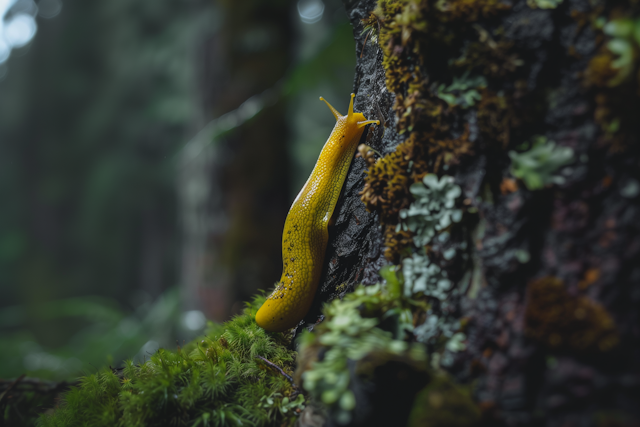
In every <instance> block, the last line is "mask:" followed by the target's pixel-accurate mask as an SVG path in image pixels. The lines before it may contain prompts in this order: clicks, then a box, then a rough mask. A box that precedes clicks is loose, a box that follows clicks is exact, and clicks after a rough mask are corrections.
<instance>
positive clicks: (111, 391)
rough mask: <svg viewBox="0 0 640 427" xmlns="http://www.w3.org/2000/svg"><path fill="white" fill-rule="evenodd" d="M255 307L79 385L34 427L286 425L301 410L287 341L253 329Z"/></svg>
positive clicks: (258, 302) (258, 301) (301, 399)
mask: <svg viewBox="0 0 640 427" xmlns="http://www.w3.org/2000/svg"><path fill="white" fill-rule="evenodd" d="M263 301H264V298H263V297H259V298H256V299H255V300H254V301H253V303H251V304H250V305H249V306H248V307H247V308H246V309H245V310H244V313H243V314H242V315H240V316H237V317H235V318H234V319H232V320H231V321H229V322H227V323H225V324H224V325H214V324H210V327H209V330H208V331H207V333H206V336H205V337H203V338H201V339H198V340H196V341H193V342H191V343H189V344H188V345H186V346H184V347H183V348H180V347H178V349H177V350H176V351H169V350H165V349H160V350H158V352H156V353H155V354H153V355H151V356H150V357H149V360H147V361H145V362H144V363H143V364H140V365H136V364H134V363H133V362H131V361H127V362H125V366H124V367H123V368H120V369H110V368H104V369H102V370H100V371H99V372H98V373H96V374H93V375H88V376H86V377H84V378H82V379H81V381H80V386H78V387H74V388H72V389H71V390H70V391H69V392H67V393H66V394H65V395H64V396H63V398H62V401H61V403H60V404H59V406H58V407H57V408H56V409H55V411H53V413H52V414H49V415H43V416H42V418H41V419H40V425H41V426H43V427H54V426H55V427H58V426H65V427H71V426H85V425H91V426H161V425H162V426H164V425H172V426H202V427H209V426H236V425H238V426H240V425H243V426H244V425H251V426H262V425H275V424H278V425H291V424H293V423H294V422H295V419H296V415H297V414H298V413H299V412H300V411H301V409H302V407H304V397H303V396H302V395H301V394H299V393H298V391H297V389H296V388H295V387H294V386H293V385H292V382H290V378H288V374H289V373H292V369H293V362H294V358H295V352H293V351H291V350H288V349H287V346H288V344H289V338H288V337H287V336H285V335H283V334H280V333H268V332H266V331H265V330H264V329H262V328H260V327H259V326H258V325H257V324H256V323H255V318H254V313H255V312H256V311H257V308H258V307H259V306H260V305H261V304H262V302H263ZM265 360H266V361H265Z"/></svg>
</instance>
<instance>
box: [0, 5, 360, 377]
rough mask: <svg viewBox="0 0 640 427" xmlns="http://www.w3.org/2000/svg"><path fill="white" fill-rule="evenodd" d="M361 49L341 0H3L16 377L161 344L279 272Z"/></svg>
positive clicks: (62, 372)
mask: <svg viewBox="0 0 640 427" xmlns="http://www.w3.org/2000/svg"><path fill="white" fill-rule="evenodd" d="M355 59H356V58H355V47H354V45H353V36H352V30H351V26H350V25H349V23H348V19H347V16H346V12H345V11H344V7H343V6H342V4H341V3H340V2H339V0H322V1H320V0H300V1H288V0H287V1H284V0H280V1H278V0H275V1H271V2H264V1H260V0H247V1H242V2H237V1H235V2H234V1H230V0H110V1H108V2H87V1H83V0H39V1H33V0H0V200H1V201H2V203H1V205H0V348H1V349H2V351H0V378H5V379H6V378H12V377H16V376H18V375H21V374H23V373H25V374H27V375H28V376H38V377H41V378H48V379H54V380H61V379H71V378H74V377H76V376H77V375H80V374H83V373H88V372H93V371H95V370H96V369H97V368H99V367H100V366H102V365H104V364H110V365H112V366H119V365H120V363H121V361H122V360H123V359H127V358H134V359H137V360H142V359H143V358H145V357H147V356H148V355H149V354H151V353H153V352H154V351H155V350H156V349H157V348H159V347H175V346H176V342H180V343H182V342H183V341H185V340H190V339H192V338H194V337H195V336H196V335H197V334H198V333H200V332H201V331H202V330H203V328H204V326H205V323H206V321H207V320H211V321H216V322H221V321H224V320H226V319H228V318H229V317H230V316H232V315H233V314H235V313H238V312H239V311H240V309H241V308H242V307H243V305H244V301H247V300H248V299H250V298H251V296H252V295H254V294H255V293H256V292H257V291H258V290H259V289H269V288H270V287H271V286H272V284H273V283H274V282H275V281H276V280H277V279H278V277H279V275H280V272H281V260H280V239H281V232H282V226H283V224H284V219H285V216H286V213H287V211H288V208H289V205H290V204H291V201H292V200H293V198H294V197H295V195H296V193H297V191H298V190H299V188H300V187H301V185H302V184H303V183H304V181H305V180H306V178H307V176H308V174H309V172H310V171H311V169H312V167H313V164H314V163H315V160H316V159H317V156H318V153H319V151H320V148H321V147H322V144H323V143H324V142H325V140H326V138H327V136H328V135H329V132H330V130H331V128H332V127H333V124H334V119H333V116H332V115H331V113H330V112H329V110H328V109H327V108H326V106H325V105H324V104H323V103H320V102H319V101H318V96H320V95H322V96H324V97H325V98H327V99H328V100H329V101H330V102H331V103H333V105H334V106H336V108H338V110H340V111H346V106H347V104H348V101H349V96H348V94H349V93H350V92H351V89H352V84H353V81H352V80H353V75H354V67H355Z"/></svg>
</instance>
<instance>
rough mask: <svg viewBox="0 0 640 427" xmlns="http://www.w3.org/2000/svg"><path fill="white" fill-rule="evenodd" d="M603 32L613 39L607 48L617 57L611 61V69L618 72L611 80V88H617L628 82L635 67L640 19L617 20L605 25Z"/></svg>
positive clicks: (639, 43) (639, 38)
mask: <svg viewBox="0 0 640 427" xmlns="http://www.w3.org/2000/svg"><path fill="white" fill-rule="evenodd" d="M603 31H604V33H605V34H607V35H608V36H610V37H611V40H609V42H608V43H607V48H608V49H609V50H610V51H611V53H613V54H614V55H617V58H616V59H615V60H613V61H611V68H613V69H614V70H617V74H616V76H615V77H613V78H612V79H611V80H609V82H608V85H609V86H617V85H619V84H621V83H623V82H624V81H626V80H628V79H629V78H630V77H631V75H632V73H633V71H634V69H635V67H636V58H637V53H638V52H637V51H638V48H639V47H640V18H638V19H628V18H627V19H615V20H612V21H609V22H608V23H607V24H606V25H604V28H603Z"/></svg>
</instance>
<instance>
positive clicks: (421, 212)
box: [398, 174, 462, 247]
mask: <svg viewBox="0 0 640 427" xmlns="http://www.w3.org/2000/svg"><path fill="white" fill-rule="evenodd" d="M409 190H410V191H411V194H413V196H414V197H415V201H414V202H413V203H412V204H411V206H409V209H405V210H402V211H400V219H401V222H400V224H399V225H398V230H400V229H404V230H409V231H411V232H413V233H414V238H413V241H414V243H415V245H416V246H417V247H421V246H424V245H427V244H428V243H429V242H430V241H431V239H433V237H434V236H435V235H436V233H438V232H440V231H442V230H444V229H446V228H447V227H449V226H450V225H451V224H453V223H454V222H459V221H460V220H461V219H462V211H461V210H460V209H455V202H456V199H457V198H458V197H460V194H462V190H461V189H460V187H459V186H458V185H456V184H455V183H454V182H453V178H452V177H450V176H446V175H445V176H443V177H442V178H440V179H439V180H438V177H437V176H436V175H433V174H429V175H426V176H425V177H424V178H423V179H422V183H416V184H413V185H412V186H411V187H410V189H409Z"/></svg>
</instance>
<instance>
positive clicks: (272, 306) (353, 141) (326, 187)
mask: <svg viewBox="0 0 640 427" xmlns="http://www.w3.org/2000/svg"><path fill="white" fill-rule="evenodd" d="M354 97H355V95H354V94H351V102H350V103H349V113H348V114H347V115H346V116H343V115H342V114H340V113H339V112H338V111H337V110H336V109H335V108H333V107H332V106H331V104H329V103H328V102H327V101H325V100H324V98H322V97H320V100H321V101H324V102H326V104H327V106H328V107H329V109H330V110H331V112H332V113H333V115H334V116H335V118H336V120H337V122H336V125H335V127H334V128H333V131H332V132H331V135H329V139H328V140H327V142H326V143H325V145H324V147H323V148H322V151H321V152H320V157H319V158H318V161H317V162H316V166H315V167H314V168H313V171H312V172H311V176H310V177H309V179H308V180H307V182H306V184H305V185H304V186H303V187H302V190H300V193H299V194H298V197H296V199H295V200H294V201H293V204H292V205H291V209H290V210H289V214H288V215H287V219H286V221H285V223H284V231H283V232H282V277H281V278H280V282H279V283H278V284H277V286H276V288H275V290H274V291H273V293H272V294H271V295H270V296H269V297H268V298H267V300H266V301H265V303H264V304H263V305H262V307H260V310H258V312H257V313H256V322H257V323H258V325H259V326H261V327H263V328H264V329H266V330H267V331H273V332H280V331H284V330H286V329H289V328H292V327H294V326H296V325H297V324H298V322H300V320H301V319H302V318H303V317H304V316H305V315H306V314H307V311H309V308H310V307H311V303H312V302H313V297H314V296H315V293H316V289H317V287H318V282H319V281H320V274H321V273H322V264H323V261H324V254H325V251H326V249H327V239H328V238H329V232H328V230H327V227H328V226H329V221H330V220H331V216H332V215H333V210H334V208H335V207H336V203H337V202H338V196H340V190H341V189H342V184H344V180H345V178H346V176H347V172H348V171H349V165H351V160H352V159H353V156H354V153H355V150H356V146H357V145H358V142H359V141H360V137H361V136H362V132H364V127H365V126H366V125H367V124H369V123H375V124H380V122H379V121H378V120H367V119H366V118H365V117H364V115H363V114H362V113H354V112H353V98H354Z"/></svg>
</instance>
